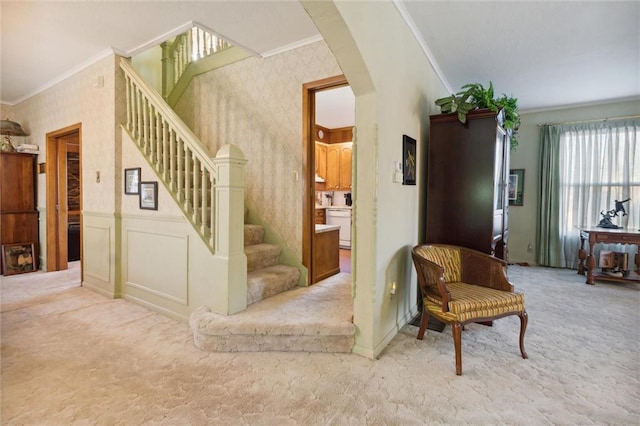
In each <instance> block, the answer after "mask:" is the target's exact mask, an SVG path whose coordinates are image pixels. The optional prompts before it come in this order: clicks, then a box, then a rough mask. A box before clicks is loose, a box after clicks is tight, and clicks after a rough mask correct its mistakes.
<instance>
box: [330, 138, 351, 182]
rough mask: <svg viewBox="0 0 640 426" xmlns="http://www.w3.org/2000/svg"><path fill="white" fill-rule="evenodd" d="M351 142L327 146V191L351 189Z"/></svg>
mask: <svg viewBox="0 0 640 426" xmlns="http://www.w3.org/2000/svg"><path fill="white" fill-rule="evenodd" d="M352 146H353V144H352V143H351V142H348V143H339V144H332V145H328V146H327V177H326V178H325V180H326V181H327V191H351V177H352V176H351V175H352V166H351V158H352Z"/></svg>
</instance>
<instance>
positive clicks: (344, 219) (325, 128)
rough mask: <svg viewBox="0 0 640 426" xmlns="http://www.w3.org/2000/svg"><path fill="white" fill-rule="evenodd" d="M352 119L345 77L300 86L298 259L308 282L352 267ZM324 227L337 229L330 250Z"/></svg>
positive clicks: (351, 100)
mask: <svg viewBox="0 0 640 426" xmlns="http://www.w3.org/2000/svg"><path fill="white" fill-rule="evenodd" d="M354 124H355V96H354V95H353V92H352V91H351V88H350V87H349V85H348V82H347V80H346V78H345V77H344V76H336V77H330V78H327V79H324V80H319V81H315V82H310V83H306V84H304V85H303V144H304V146H303V179H304V185H303V188H304V196H303V200H304V205H303V264H304V265H305V266H306V267H307V269H308V271H309V276H308V282H309V283H310V284H313V283H315V282H317V281H319V280H320V279H322V278H323V277H326V276H327V274H334V273H338V272H346V273H351V270H352V268H351V204H352V197H351V189H352V143H353V126H354ZM326 229H329V230H335V234H336V235H335V244H332V245H330V246H329V247H330V248H329V249H327V244H326V243H325V242H324V241H326V236H325V235H321V234H322V233H323V232H324V230H326ZM327 262H329V264H327Z"/></svg>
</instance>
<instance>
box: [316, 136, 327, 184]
mask: <svg viewBox="0 0 640 426" xmlns="http://www.w3.org/2000/svg"><path fill="white" fill-rule="evenodd" d="M316 175H317V176H320V177H321V178H322V179H326V178H327V145H324V144H321V143H317V142H316Z"/></svg>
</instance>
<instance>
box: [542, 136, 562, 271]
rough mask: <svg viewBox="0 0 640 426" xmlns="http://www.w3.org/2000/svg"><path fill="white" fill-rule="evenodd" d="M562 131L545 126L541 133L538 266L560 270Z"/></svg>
mask: <svg viewBox="0 0 640 426" xmlns="http://www.w3.org/2000/svg"><path fill="white" fill-rule="evenodd" d="M560 133H561V132H560V129H559V128H558V127H556V126H548V125H545V126H543V127H542V128H541V129H540V170H539V176H540V187H539V190H538V191H539V192H538V200H539V201H540V210H539V212H538V224H537V227H536V228H537V235H536V247H537V252H536V262H537V263H538V264H539V265H546V266H556V267H557V266H560V252H561V247H560V246H561V241H560V198H559V197H560V163H559V157H560Z"/></svg>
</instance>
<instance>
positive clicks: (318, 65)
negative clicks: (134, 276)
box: [176, 41, 342, 259]
mask: <svg viewBox="0 0 640 426" xmlns="http://www.w3.org/2000/svg"><path fill="white" fill-rule="evenodd" d="M339 74H342V71H341V70H340V67H339V66H338V64H337V62H336V60H335V58H334V56H333V54H332V53H331V51H330V50H329V48H328V47H327V45H326V43H325V42H324V41H319V42H316V43H313V44H310V45H307V46H304V47H301V48H298V49H295V50H292V51H288V52H285V53H282V54H279V55H276V56H272V57H269V58H266V59H263V58H249V59H246V60H244V61H240V62H237V63H235V64H232V65H229V66H226V67H224V68H221V69H218V70H215V71H212V72H210V73H206V74H203V75H200V76H198V77H196V78H195V79H194V80H193V82H192V83H191V85H190V86H189V88H188V89H187V90H186V91H185V94H184V95H183V97H182V99H181V100H180V101H179V102H178V104H177V105H176V111H177V112H178V114H179V115H180V116H181V117H182V119H183V120H184V121H185V123H186V124H187V125H188V126H189V127H190V128H191V129H192V130H193V132H194V133H195V134H196V135H197V136H199V137H200V139H201V140H202V142H203V143H204V144H205V145H207V146H208V147H209V149H210V150H211V153H212V156H213V155H215V152H216V151H217V150H218V148H219V147H220V146H222V145H224V144H227V143H232V144H235V145H238V146H239V147H240V148H241V149H242V150H243V152H244V154H245V156H246V158H247V159H248V163H247V170H246V202H247V205H248V206H249V207H251V208H255V210H256V211H255V212H254V211H252V214H256V215H258V216H260V217H262V218H263V219H264V220H265V222H267V223H270V225H271V227H272V229H273V231H274V232H276V233H277V234H278V237H279V239H281V240H283V241H284V242H285V243H286V244H287V246H288V248H289V249H291V250H293V251H294V252H295V253H296V254H297V256H298V258H299V259H301V258H302V182H301V180H298V181H295V180H294V173H295V172H297V173H298V175H299V176H301V174H302V85H303V84H304V83H307V82H310V81H315V80H320V79H323V78H326V77H331V76H335V75H339Z"/></svg>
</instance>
